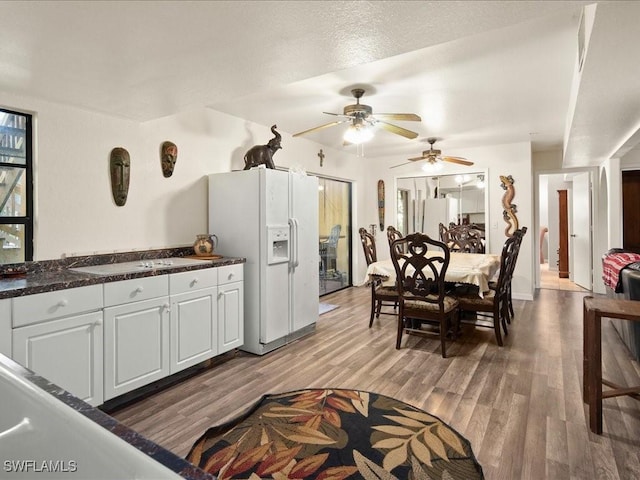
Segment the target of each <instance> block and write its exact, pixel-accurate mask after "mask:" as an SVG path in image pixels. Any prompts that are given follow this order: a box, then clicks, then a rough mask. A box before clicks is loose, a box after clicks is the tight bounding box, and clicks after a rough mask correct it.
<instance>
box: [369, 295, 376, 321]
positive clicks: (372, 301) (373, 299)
mask: <svg viewBox="0 0 640 480" xmlns="http://www.w3.org/2000/svg"><path fill="white" fill-rule="evenodd" d="M375 311H376V296H375V293H374V291H373V288H372V289H371V315H370V316H369V328H371V326H372V325H373V314H374V313H375Z"/></svg>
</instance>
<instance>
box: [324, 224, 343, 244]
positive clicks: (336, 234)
mask: <svg viewBox="0 0 640 480" xmlns="http://www.w3.org/2000/svg"><path fill="white" fill-rule="evenodd" d="M340 230H342V225H340V224H337V225H334V226H333V227H331V232H330V233H329V238H327V240H326V241H325V242H323V243H325V244H326V245H328V246H330V247H337V246H338V240H340Z"/></svg>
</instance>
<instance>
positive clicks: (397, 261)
mask: <svg viewBox="0 0 640 480" xmlns="http://www.w3.org/2000/svg"><path fill="white" fill-rule="evenodd" d="M390 250H391V260H392V262H393V266H394V268H395V270H396V279H397V281H396V285H397V287H398V296H399V310H398V333H397V336H396V349H399V348H400V345H401V342H402V334H403V332H404V331H405V330H406V331H409V332H413V333H421V334H424V333H428V332H426V331H425V330H422V329H421V328H420V327H421V326H422V324H423V323H428V324H432V325H433V324H435V325H436V326H437V327H438V335H439V337H440V347H441V353H442V357H443V358H446V356H447V350H446V339H447V336H448V335H452V337H453V339H454V340H455V337H456V334H457V331H458V322H457V319H458V301H457V300H456V299H455V298H454V297H451V296H449V295H447V291H446V285H445V281H444V279H445V275H446V272H447V268H448V267H449V259H450V256H451V254H450V253H449V249H448V248H447V246H446V245H445V244H444V243H442V242H439V241H437V240H433V239H431V238H429V236H428V235H425V234H422V233H413V234H410V235H407V236H406V237H404V238H401V239H398V240H394V241H393V243H392V244H391V249H390ZM403 252H406V253H403Z"/></svg>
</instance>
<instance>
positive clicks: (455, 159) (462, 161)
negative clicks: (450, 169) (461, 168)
mask: <svg viewBox="0 0 640 480" xmlns="http://www.w3.org/2000/svg"><path fill="white" fill-rule="evenodd" d="M442 160H443V161H444V162H451V163H457V164H458V165H466V166H468V167H470V166H471V165H473V162H470V161H469V160H467V159H464V158H462V157H442Z"/></svg>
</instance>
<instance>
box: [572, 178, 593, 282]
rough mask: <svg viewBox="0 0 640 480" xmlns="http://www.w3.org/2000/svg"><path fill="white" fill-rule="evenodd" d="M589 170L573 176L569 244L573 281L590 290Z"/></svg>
mask: <svg viewBox="0 0 640 480" xmlns="http://www.w3.org/2000/svg"><path fill="white" fill-rule="evenodd" d="M589 176H590V174H589V172H584V173H579V174H578V175H576V176H574V177H573V191H572V214H573V215H572V224H571V237H570V239H571V241H570V244H569V247H570V251H569V252H570V255H571V263H572V265H573V282H574V283H577V284H578V285H580V286H581V287H582V288H586V289H587V290H591V270H592V268H591V263H592V262H591V181H590V178H589Z"/></svg>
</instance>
